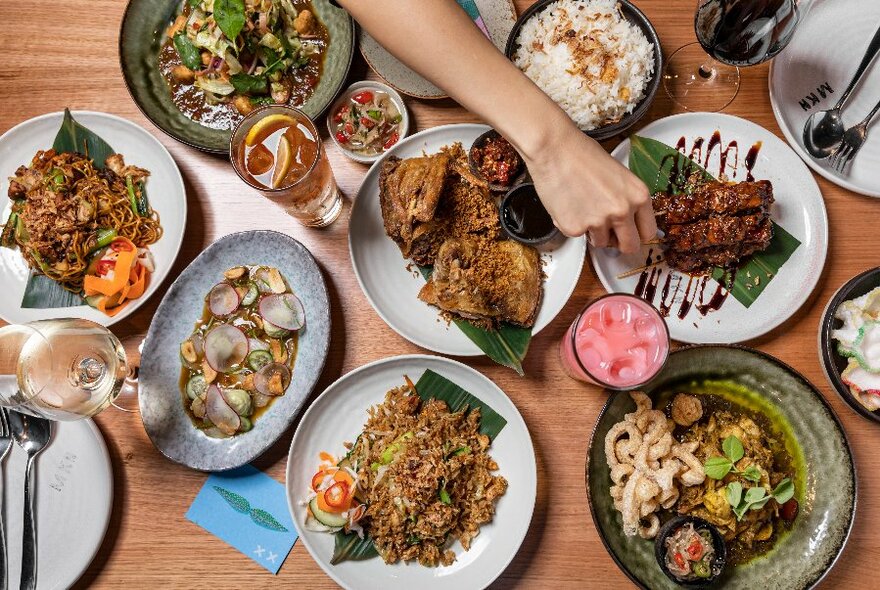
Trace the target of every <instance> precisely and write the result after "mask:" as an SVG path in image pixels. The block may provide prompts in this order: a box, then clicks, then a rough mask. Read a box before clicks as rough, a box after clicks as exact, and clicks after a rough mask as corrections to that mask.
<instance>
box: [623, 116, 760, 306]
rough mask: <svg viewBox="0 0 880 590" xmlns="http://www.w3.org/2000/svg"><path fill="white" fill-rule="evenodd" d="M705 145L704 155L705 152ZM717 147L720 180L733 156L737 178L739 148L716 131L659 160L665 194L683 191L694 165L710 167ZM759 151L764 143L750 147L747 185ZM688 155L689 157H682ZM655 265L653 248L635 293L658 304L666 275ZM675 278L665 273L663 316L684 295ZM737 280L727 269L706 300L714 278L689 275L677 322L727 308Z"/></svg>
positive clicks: (681, 140)
mask: <svg viewBox="0 0 880 590" xmlns="http://www.w3.org/2000/svg"><path fill="white" fill-rule="evenodd" d="M704 146H705V153H704V152H703V147H704ZM715 148H718V151H719V158H718V163H719V166H718V177H725V176H726V170H727V168H728V163H729V162H730V160H731V157H732V162H731V163H730V169H731V170H732V174H731V177H732V178H736V174H737V169H738V168H739V145H738V144H737V142H736V140H733V141H730V142H729V143H728V144H727V145H723V142H722V140H721V132H720V131H715V132H714V133H713V134H712V135H711V137H709V141H708V142H707V141H706V140H705V139H704V138H703V137H697V138H696V139H694V141H693V143H692V144H691V149H690V152H688V151H687V138H686V137H681V138H679V140H678V141H677V142H676V144H675V149H676V151H677V152H678V153H677V154H668V155H666V156H664V157H663V159H662V160H661V161H660V170H658V171H657V175H658V177H659V175H660V174H661V172H662V171H663V170H664V169H665V168H666V166H667V165H668V166H669V183H668V184H667V187H666V193H667V194H675V193H677V192H681V191H683V190H684V189H685V187H686V186H687V182H688V178H690V176H691V175H692V174H693V173H694V172H696V171H697V169H696V166H695V164H697V165H702V167H703V168H704V169H705V168H707V167H708V165H709V160H710V159H711V157H712V151H713V150H714V149H715ZM760 151H761V142H760V141H759V142H756V143H755V144H754V145H752V147H750V148H749V151H748V153H747V154H746V157H745V159H744V161H743V164H744V166H745V170H746V181H747V182H751V181H753V180H755V177H754V175H753V174H752V171H753V170H754V168H755V164H756V163H757V161H758V153H759V152H760ZM685 155H686V156H687V158H685V157H682V156H685ZM657 258H658V259H659V258H660V257H659V256H658V257H657ZM653 262H654V250H653V248H652V249H650V250H648V256H647V257H646V259H645V266H646V268H645V269H644V270H643V271H642V273H641V274H640V275H639V280H638V282H637V283H636V288H635V291H634V294H635V295H636V296H638V297H641V298H642V299H644V300H645V301H647V302H648V303H650V304H651V305H655V304H654V299H655V298H656V296H657V286H658V285H659V284H660V279H661V275H662V274H663V269H661V268H659V267H657V266H651V264H652V263H653ZM672 275H673V272H672V271H670V270H667V271H666V277H665V279H664V280H663V287H662V288H661V289H660V300H659V302H658V305H655V307H657V308H658V309H659V311H660V314H661V315H662V316H663V317H667V316H669V314H670V313H672V310H673V307H674V306H675V303H676V301H679V299H678V295H679V293H680V292H681V288H682V282H683V280H684V276H683V275H680V274H679V275H677V276H676V277H675V280H674V286H673V276H672ZM735 278H736V269H735V268H732V269H727V271H726V273H725V275H724V276H723V277H722V278H720V279H718V280H717V281H716V283H717V284H716V287H715V291H714V292H713V293H712V294H711V296H709V298H708V300H706V284H707V283H708V282H709V281H710V280H713V279H712V277H711V276H710V275H699V276H692V275H688V277H687V283H686V285H685V287H684V294H683V295H682V297H681V299H680V301H679V303H678V309H677V310H676V314H675V315H676V316H677V317H678V319H680V320H683V319H684V318H685V317H687V315H688V313H689V312H690V310H691V308H696V310H697V311H698V312H699V313H700V315H703V316H705V315H707V314H709V313H711V312H713V311H717V310H719V309H721V306H723V305H724V302H725V301H727V297H728V296H729V295H730V290H731V288H732V287H733V283H734V280H735Z"/></svg>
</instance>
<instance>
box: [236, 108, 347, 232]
mask: <svg viewBox="0 0 880 590" xmlns="http://www.w3.org/2000/svg"><path fill="white" fill-rule="evenodd" d="M279 115H280V116H281V117H279ZM270 117H271V118H272V121H271V122H273V125H272V127H275V126H276V125H277V124H279V123H280V124H281V125H282V126H281V127H279V128H278V129H277V130H275V131H274V132H273V133H271V134H270V135H269V136H268V137H266V138H265V139H264V140H263V141H260V142H259V143H258V144H255V145H249V144H248V141H247V139H248V134H249V132H250V131H251V129H252V128H254V126H256V125H258V124H260V122H261V121H264V120H266V119H268V118H270ZM285 120H286V121H288V122H287V123H285V122H284V121H285ZM289 121H293V122H295V126H294V125H291V124H290V123H289ZM289 128H295V129H296V131H295V132H294V135H295V134H301V135H300V137H301V138H303V139H304V142H303V143H301V144H297V145H292V144H291V143H290V142H286V140H285V139H284V138H283V137H282V136H284V135H285V133H286V132H287V130H288V129H289ZM306 142H308V143H311V142H314V144H315V145H314V149H312V147H313V146H311V145H309V146H308V148H309V149H308V150H305V149H303V146H304V144H305V143H306ZM282 144H284V145H282ZM285 148H286V149H285ZM255 149H257V150H259V151H261V152H262V156H263V160H264V163H265V164H266V165H268V166H269V168H268V169H267V170H266V171H264V172H263V173H262V174H260V173H258V174H256V175H255V174H254V173H253V172H254V171H253V170H251V169H249V163H251V162H253V157H252V155H253V154H254V150H255ZM229 157H230V159H231V160H232V166H233V168H234V169H235V172H236V173H237V174H238V177H239V178H241V179H242V180H243V181H244V182H246V183H247V184H248V185H249V186H251V187H252V188H254V189H256V190H257V191H258V192H259V193H260V194H261V195H263V196H264V197H266V198H268V199H270V200H272V201H274V202H276V203H278V204H279V205H280V206H281V207H282V208H284V210H285V211H286V212H287V213H288V214H289V215H291V216H292V217H294V218H295V219H296V220H298V221H299V222H300V223H302V224H303V225H305V226H307V227H325V226H328V225H330V224H331V223H333V222H334V221H336V218H337V217H339V214H340V212H341V211H342V195H341V194H340V193H339V189H338V188H337V186H336V179H335V178H334V176H333V170H332V169H331V168H330V161H329V160H328V159H327V152H326V150H325V149H324V144H323V142H322V141H321V136H320V135H319V134H318V130H317V128H316V127H315V124H314V123H313V122H312V120H311V119H310V118H309V117H308V115H306V114H305V113H303V112H302V111H301V110H299V109H295V108H293V107H289V106H286V105H273V106H267V107H263V108H260V109H257V110H255V111H253V112H251V113H249V114H248V115H247V116H246V117H245V118H244V119H242V120H241V122H240V123H239V124H238V125H237V126H236V128H235V130H234V131H233V132H232V140H231V142H230V144H229ZM290 158H292V159H293V161H292V163H291V164H290V166H291V167H293V166H296V167H299V168H300V169H301V170H302V171H301V174H302V175H301V176H299V177H298V178H296V179H295V180H294V181H293V182H290V183H286V184H285V183H282V184H279V185H278V186H273V185H274V184H275V180H276V178H275V172H276V165H277V164H278V163H279V161H285V162H287V161H288V160H289V159H290ZM304 158H305V159H304ZM285 166H286V164H285ZM288 170H290V168H288ZM279 176H281V179H280V180H282V181H283V180H284V179H286V178H288V177H289V176H288V173H285V174H281V175H279ZM258 177H260V178H262V177H268V178H271V180H269V181H268V182H267V183H264V182H262V181H260V180H259V179H258Z"/></svg>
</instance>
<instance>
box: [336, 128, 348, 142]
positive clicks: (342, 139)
mask: <svg viewBox="0 0 880 590" xmlns="http://www.w3.org/2000/svg"><path fill="white" fill-rule="evenodd" d="M336 141H338V142H339V143H348V137H346V135H345V133H343V132H342V131H337V132H336Z"/></svg>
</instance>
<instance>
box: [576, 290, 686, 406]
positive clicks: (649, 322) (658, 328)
mask: <svg viewBox="0 0 880 590" xmlns="http://www.w3.org/2000/svg"><path fill="white" fill-rule="evenodd" d="M668 355H669V330H668V328H667V327H666V322H665V321H664V320H663V318H662V317H661V315H660V313H659V312H658V311H657V310H656V309H654V307H653V306H651V305H650V304H649V303H647V302H645V301H644V300H642V299H640V298H638V297H635V296H633V295H627V294H623V293H613V294H611V295H605V296H604V297H600V298H598V299H596V300H595V301H593V302H592V303H590V304H589V305H587V307H586V308H584V310H583V311H582V312H581V313H580V314H579V315H578V316H577V317H576V318H575V320H574V322H573V323H572V325H571V327H569V329H568V331H567V332H566V334H565V336H564V337H563V338H562V342H561V343H560V347H559V356H560V359H561V360H562V367H563V368H564V369H565V372H566V373H568V375H569V376H570V377H572V378H574V379H578V380H580V381H586V382H588V383H595V384H596V385H602V386H604V387H607V388H609V389H620V390H627V389H636V388H638V387H640V386H642V385H644V384H645V383H647V382H648V381H650V380H651V379H653V378H654V377H655V376H656V375H657V374H658V373H659V372H660V370H661V369H663V366H664V365H665V364H666V358H667V356H668Z"/></svg>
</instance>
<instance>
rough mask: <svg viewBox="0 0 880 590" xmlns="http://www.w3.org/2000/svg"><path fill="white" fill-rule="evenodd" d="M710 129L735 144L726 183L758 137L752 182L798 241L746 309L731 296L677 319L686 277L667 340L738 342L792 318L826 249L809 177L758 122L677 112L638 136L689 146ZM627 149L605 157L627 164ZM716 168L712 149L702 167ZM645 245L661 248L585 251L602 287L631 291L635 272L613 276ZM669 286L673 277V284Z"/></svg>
mask: <svg viewBox="0 0 880 590" xmlns="http://www.w3.org/2000/svg"><path fill="white" fill-rule="evenodd" d="M716 130H718V131H720V133H721V137H722V142H723V145H726V144H727V143H728V142H730V141H732V140H736V142H737V144H738V146H739V157H738V158H737V160H738V166H737V168H736V169H735V170H736V172H737V175H736V176H735V177H733V176H732V175H733V172H734V169H733V168H731V166H732V165H733V161H732V159H728V162H727V164H728V169H727V173H728V176H730V177H731V180H735V181H742V180H744V179H745V178H744V177H745V165H744V160H745V155H746V150H748V149H749V146H751V145H752V144H754V143H755V142H758V141H760V142H762V146H761V149H760V151H759V152H758V157H757V161H756V164H755V166H754V176H755V178H756V179H758V180H762V179H766V180H769V181H771V182H772V183H773V195H774V197H775V199H776V202H775V203H774V204H773V205H772V207H771V209H770V214H771V216H772V218H773V220H774V221H776V223H778V224H779V225H780V226H782V227H783V228H785V230H786V231H788V233H790V234H792V235H793V236H794V237H795V238H797V239H798V240H800V242H801V245H800V246H799V247H798V248H797V250H795V251H794V253H793V254H792V256H791V258H789V260H788V261H787V262H786V263H785V264H784V265H783V266H782V268H781V269H780V272H779V274H778V275H777V276H775V277H774V278H773V279H772V280H771V282H770V284H769V285H767V286H766V288H765V289H764V291H763V293H762V294H761V295H760V296H759V297H758V298H757V299H756V300H755V302H754V303H753V304H752V305H751V307H749V308H746V307H745V306H743V305H742V304H741V303H740V302H739V301H737V300H736V299H735V298H734V297H733V296H732V295H731V296H729V297H728V298H727V300H726V301H725V302H724V304H723V305H722V306H721V308H720V309H719V310H717V311H711V312H709V313H707V314H706V315H702V314H701V313H700V312H699V311H698V310H697V309H696V308H697V306H696V305H693V306H691V309H690V311H689V312H688V313H687V314H686V315H685V316H684V318H683V319H680V318H679V317H678V315H677V314H676V310H677V309H678V307H679V304H680V301H681V299H682V298H683V296H684V293H683V291H684V283H687V279H686V278H685V281H684V283H683V284H682V287H681V291H682V292H679V294H678V297H677V298H676V299H674V304H673V305H672V312H671V313H670V314H669V316H668V317H667V318H666V322H667V324H668V326H669V333H670V336H671V337H672V338H673V339H674V340H679V341H682V342H690V343H695V344H702V343H734V342H743V341H745V340H751V339H752V338H757V337H758V336H761V335H762V334H766V333H767V332H770V331H771V330H773V329H774V328H776V327H777V326H779V325H780V324H781V323H783V322H784V321H785V320H787V319H788V318H790V317H791V316H792V315H794V313H795V312H796V311H797V310H798V308H799V307H800V306H801V305H803V303H804V302H805V301H806V300H807V298H808V297H809V296H810V293H812V292H813V289H814V288H815V287H816V283H817V282H818V281H819V277H820V276H821V274H822V268H823V267H824V266H825V255H826V253H827V249H828V216H827V215H826V212H825V201H824V200H823V199H822V193H821V192H820V191H819V187H818V185H817V184H816V181H815V180H814V179H813V176H812V175H811V174H810V171H809V170H807V168H806V166H804V164H803V162H801V161H800V160H799V159H798V157H797V155H796V154H795V153H794V152H793V151H792V150H791V148H789V147H788V146H787V145H786V144H785V143H784V142H783V141H782V140H780V139H779V138H778V137H776V136H775V135H773V134H772V133H770V132H769V131H767V130H766V129H764V128H763V127H760V126H759V125H756V124H755V123H752V122H750V121H746V120H745V119H740V118H739V117H733V116H731V115H724V114H717V113H684V114H680V115H672V116H670V117H666V118H663V119H660V120H658V121H654V122H653V123H651V124H650V125H648V126H646V127H644V128H642V129H640V130H639V131H638V133H637V135H639V136H642V137H649V138H652V139H656V140H658V141H662V142H663V143H665V144H667V145H671V146H674V145H676V143H677V142H678V140H679V138H680V137H682V136H684V137H685V138H687V140H688V147H690V145H691V142H692V141H693V139H694V138H696V137H703V138H706V140H707V141H708V139H709V137H710V136H711V135H712V134H713V133H714V132H715V131H716ZM629 150H630V141H629V140H628V139H627V140H626V141H624V142H623V143H621V144H620V145H619V146H618V147H617V149H615V150H614V152H612V154H611V155H612V156H614V157H615V158H616V159H617V160H618V161H620V162H621V163H622V164H624V165H628V163H629ZM719 167H720V153H719V150H718V149H715V150H713V153H712V157H711V158H710V159H709V165H708V167H707V169H708V171H709V172H710V173H712V174H713V175H715V176H717V175H718V169H719ZM651 249H652V250H653V253H654V255H657V254H659V253H660V247H659V246H656V245H654V246H642V251H641V252H639V253H638V254H632V255H622V254H620V252H619V251H618V250H615V249H610V248H591V249H590V255H591V258H592V261H593V267H594V268H595V269H596V274H597V275H598V276H599V280H600V281H602V284H603V285H604V286H605V289H606V290H608V291H609V292H623V293H633V292H634V291H635V290H636V286H637V284H638V282H639V275H638V274H636V275H634V276H629V277H626V278H623V279H618V278H617V277H618V275H621V274H623V273H625V272H627V271H629V270H631V269H634V268H638V267H641V266H643V265H644V264H645V260H646V256H647V253H648V251H649V250H651ZM659 266H660V267H661V268H663V269H664V270H663V277H661V281H660V286H659V287H658V289H657V291H658V296H659V295H660V289H661V288H662V286H663V281H664V280H665V276H666V273H667V272H669V271H668V267H667V266H666V264H665V263H661V264H660V265H659ZM675 274H676V275H677V274H680V273H677V272H676V273H675ZM716 285H717V283H716V282H715V281H714V280H711V279H710V280H709V281H708V286H707V287H706V289H705V293H706V300H708V299H709V298H710V297H711V296H712V293H714V291H715V288H716ZM674 287H675V281H674V280H673V282H672V288H673V289H674ZM656 303H657V301H655V304H656Z"/></svg>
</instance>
